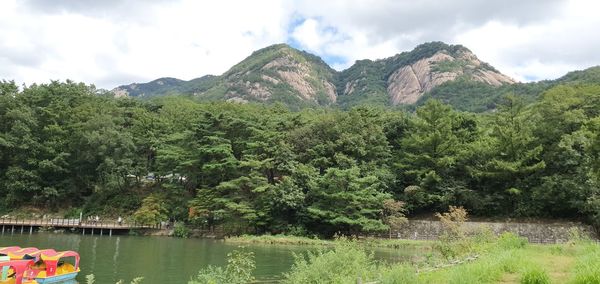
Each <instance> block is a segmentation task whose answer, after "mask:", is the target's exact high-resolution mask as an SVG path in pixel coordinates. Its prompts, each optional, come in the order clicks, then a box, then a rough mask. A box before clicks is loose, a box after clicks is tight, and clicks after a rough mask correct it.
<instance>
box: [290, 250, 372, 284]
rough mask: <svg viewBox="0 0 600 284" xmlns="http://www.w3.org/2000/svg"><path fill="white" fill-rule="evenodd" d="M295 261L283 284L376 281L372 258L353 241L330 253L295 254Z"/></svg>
mask: <svg viewBox="0 0 600 284" xmlns="http://www.w3.org/2000/svg"><path fill="white" fill-rule="evenodd" d="M294 257H295V258H296V259H295V262H294V265H293V266H292V269H291V271H290V272H289V273H286V274H285V280H284V283H293V284H302V283H356V281H357V279H359V278H360V279H361V280H363V281H365V282H368V281H369V279H373V278H375V277H374V276H373V274H374V273H373V271H375V270H376V266H375V261H374V260H373V256H372V255H369V254H367V252H366V251H365V250H364V249H362V248H360V247H359V246H358V245H357V244H356V243H355V242H350V241H344V240H342V241H340V243H339V244H337V245H336V247H335V248H334V249H333V250H330V251H321V252H317V253H311V252H309V253H307V254H306V255H294Z"/></svg>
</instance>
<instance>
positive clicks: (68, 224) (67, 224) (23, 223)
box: [0, 217, 165, 229]
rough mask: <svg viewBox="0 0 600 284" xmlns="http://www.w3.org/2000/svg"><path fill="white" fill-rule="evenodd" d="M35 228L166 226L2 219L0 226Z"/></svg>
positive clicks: (99, 221)
mask: <svg viewBox="0 0 600 284" xmlns="http://www.w3.org/2000/svg"><path fill="white" fill-rule="evenodd" d="M2 225H4V226H6V225H8V226H28V227H29V226H33V227H60V228H98V229H162V228H163V227H165V224H160V223H159V224H140V223H137V222H125V221H123V222H118V221H117V220H114V221H112V220H111V221H106V220H98V221H96V220H92V221H88V220H81V221H80V220H79V219H58V218H43V219H19V218H11V217H8V218H0V226H2Z"/></svg>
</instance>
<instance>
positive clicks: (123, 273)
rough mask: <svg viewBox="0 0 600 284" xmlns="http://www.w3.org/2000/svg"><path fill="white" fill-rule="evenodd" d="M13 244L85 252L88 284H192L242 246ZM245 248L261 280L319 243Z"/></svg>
mask: <svg viewBox="0 0 600 284" xmlns="http://www.w3.org/2000/svg"><path fill="white" fill-rule="evenodd" d="M12 245H17V246H21V247H30V246H33V247H38V248H54V249H56V250H76V251H78V252H79V254H80V255H81V273H80V275H79V276H78V277H77V278H78V280H79V282H80V283H85V276H86V275H89V274H94V276H95V279H96V283H102V284H105V283H116V282H117V281H119V280H121V279H122V280H124V281H125V283H129V281H131V280H132V279H133V278H135V277H139V276H141V277H144V281H143V283H144V284H152V283H161V284H165V283H187V281H188V280H190V278H191V277H192V276H194V275H196V274H197V273H198V270H200V269H201V268H204V267H206V266H208V265H218V266H221V265H226V263H227V261H226V256H227V254H228V253H229V252H231V251H233V250H235V249H238V246H237V245H233V244H227V243H224V242H222V241H218V240H205V239H177V238H169V237H135V236H126V235H120V236H115V235H113V236H112V237H109V236H89V235H86V236H82V235H78V234H53V233H39V234H33V235H27V234H25V235H20V234H18V233H17V234H14V235H9V234H5V235H2V236H0V247H1V246H12ZM245 249H247V250H250V251H252V252H254V254H255V259H256V271H255V277H256V278H257V279H259V280H267V279H280V278H281V274H282V273H283V272H286V271H288V270H289V268H290V267H291V265H292V263H293V256H292V253H302V252H306V251H309V250H312V251H315V250H317V248H314V247H304V246H270V245H252V246H247V247H246V248H245ZM414 253H415V251H408V250H405V249H404V250H397V249H396V250H393V249H382V250H376V251H375V256H376V257H377V258H380V259H386V260H390V261H399V260H402V259H407V258H409V257H410V256H411V255H412V254H414ZM72 283H76V282H72Z"/></svg>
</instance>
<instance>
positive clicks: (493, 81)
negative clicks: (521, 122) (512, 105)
mask: <svg viewBox="0 0 600 284" xmlns="http://www.w3.org/2000/svg"><path fill="white" fill-rule="evenodd" d="M460 76H467V77H469V78H470V79H472V80H475V81H480V82H483V83H486V84H490V85H494V86H500V85H502V84H512V83H515V82H514V80H512V79H511V78H509V77H508V76H506V75H503V74H501V73H499V72H497V71H495V70H493V69H491V68H489V67H488V66H487V65H485V64H483V63H482V62H481V61H479V59H477V57H476V56H475V55H473V54H472V53H471V52H470V51H466V50H463V51H461V52H460V53H459V54H458V55H455V56H452V55H450V54H448V52H447V51H445V50H441V51H438V52H437V53H435V54H434V55H433V56H431V57H427V58H423V59H420V60H418V61H416V62H415V63H413V64H409V65H406V66H402V67H400V68H399V69H397V70H396V71H395V72H393V73H392V74H391V75H390V76H389V78H388V79H387V84H388V85H387V92H388V94H389V96H390V102H391V104H392V105H397V104H413V103H415V102H417V100H418V99H419V98H421V96H423V94H425V93H426V92H429V91H431V90H432V89H433V88H435V87H437V86H439V85H441V84H442V83H444V82H448V81H452V80H455V79H456V78H458V77H460Z"/></svg>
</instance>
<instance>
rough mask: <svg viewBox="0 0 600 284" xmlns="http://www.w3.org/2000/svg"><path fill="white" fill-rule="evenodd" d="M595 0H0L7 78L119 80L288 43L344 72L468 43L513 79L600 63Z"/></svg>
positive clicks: (227, 61)
mask: <svg viewBox="0 0 600 284" xmlns="http://www.w3.org/2000/svg"><path fill="white" fill-rule="evenodd" d="M598 11H600V1H596V0H545V1H544V0H504V1H492V0H444V1H442V0H435V1H434V0H304V1H300V0H297V1H294V0H255V1H247V0H235V1H234V0H214V1H212V0H206V1H196V0H104V1H96V0H54V1H46V0H20V1H17V0H2V1H0V79H4V80H14V81H15V82H17V83H18V84H26V85H29V84H32V83H47V82H49V81H50V80H61V81H63V80H66V79H71V80H73V81H77V82H85V83H88V84H94V85H96V86H97V87H99V88H104V89H112V88H114V87H116V86H119V85H123V84H129V83H134V82H137V83H142V82H147V81H151V80H154V79H157V78H160V77H175V78H179V79H184V80H190V79H193V78H197V77H200V76H203V75H207V74H214V75H219V74H222V73H223V72H225V71H227V69H229V68H230V67H231V66H233V65H234V64H236V63H238V62H239V61H241V60H243V59H244V58H246V57H247V56H249V55H250V54H251V53H252V51H254V50H257V49H260V48H263V47H266V46H269V45H271V44H276V43H282V42H283V43H288V44H290V45H292V46H293V47H296V48H298V49H302V50H306V51H308V52H311V53H314V54H316V55H318V56H321V57H322V58H323V59H324V60H325V61H326V62H327V63H328V64H330V65H331V66H332V67H333V68H335V69H337V70H343V69H345V68H348V67H349V66H351V65H352V64H353V63H354V62H355V61H356V60H360V59H373V60H374V59H380V58H386V57H390V56H393V55H394V54H397V53H400V52H403V51H410V50H411V49H413V48H414V47H415V46H417V45H419V44H420V43H423V42H429V41H443V42H446V43H450V44H462V45H464V46H466V47H467V48H469V49H470V50H471V51H473V52H474V53H475V54H476V55H477V56H478V57H479V58H480V59H481V60H483V61H485V62H488V63H490V64H491V65H492V66H494V67H496V69H498V70H500V71H501V72H502V73H504V74H507V75H509V76H511V77H513V78H515V79H516V80H519V81H523V82H528V81H537V80H543V79H555V78H558V77H560V76H562V75H564V74H565V73H567V72H569V71H573V70H580V69H585V68H587V67H591V66H596V65H600V17H599V16H598Z"/></svg>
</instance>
